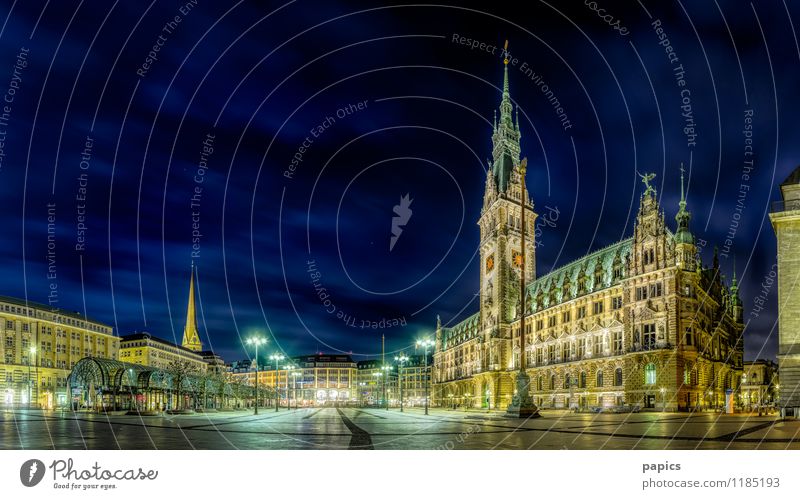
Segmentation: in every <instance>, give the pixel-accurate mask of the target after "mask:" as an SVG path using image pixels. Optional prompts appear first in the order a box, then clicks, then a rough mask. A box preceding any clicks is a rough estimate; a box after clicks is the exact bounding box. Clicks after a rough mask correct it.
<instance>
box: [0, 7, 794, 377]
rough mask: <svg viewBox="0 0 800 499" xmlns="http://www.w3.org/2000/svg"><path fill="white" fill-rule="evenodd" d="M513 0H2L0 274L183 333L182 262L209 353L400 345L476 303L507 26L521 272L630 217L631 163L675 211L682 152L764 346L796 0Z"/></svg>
mask: <svg viewBox="0 0 800 499" xmlns="http://www.w3.org/2000/svg"><path fill="white" fill-rule="evenodd" d="M527 3H529V4H531V5H530V6H529V7H526V9H528V10H519V9H520V7H516V5H517V4H518V2H491V3H489V2H487V3H485V4H474V5H472V6H470V7H465V6H464V5H465V4H463V3H462V4H460V5H459V6H455V5H453V6H443V5H430V6H425V5H414V6H410V5H409V6H405V5H402V4H396V5H388V4H387V5H382V4H380V3H377V2H366V3H362V2H347V4H338V5H337V4H334V3H333V2H328V1H321V2H311V1H303V0H298V1H296V2H289V3H286V4H281V3H277V2H276V3H270V2H238V3H235V2H210V1H207V0H199V1H195V2H192V1H189V0H185V1H179V2H171V1H157V2H152V3H148V2H147V1H142V2H125V1H117V2H112V1H110V0H109V1H94V2H90V1H74V2H70V1H58V2H46V1H32V0H25V1H24V2H23V1H15V2H13V3H12V2H8V1H6V2H3V3H2V7H1V8H0V21H2V28H0V93H2V94H4V97H3V99H4V102H3V105H4V106H5V109H2V110H0V111H2V114H0V144H2V146H1V148H0V150H1V151H2V155H0V189H1V191H0V192H2V200H3V203H2V204H3V210H2V211H1V212H0V217H2V225H0V226H2V228H3V231H2V240H3V244H2V245H0V268H2V282H1V283H0V294H3V295H8V296H14V297H19V298H23V299H28V300H31V301H34V302H39V303H48V302H49V303H50V305H51V306H54V307H59V308H61V309H65V310H74V311H80V312H81V313H85V314H87V315H88V316H90V317H92V318H94V319H97V320H100V321H103V322H106V323H108V324H111V325H112V326H114V328H115V331H117V333H118V334H128V333H132V332H135V331H149V332H150V333H152V334H154V335H156V336H160V337H163V338H167V339H171V340H174V341H180V338H181V335H182V331H183V326H184V317H185V308H186V299H187V293H188V280H189V275H190V266H191V262H192V260H194V262H195V265H196V266H197V270H198V279H199V295H200V298H201V299H200V303H199V311H200V312H201V313H200V314H199V317H198V322H199V324H200V329H201V338H202V340H203V342H204V343H205V344H206V346H207V347H211V348H213V349H214V350H215V351H217V352H218V353H220V354H222V355H223V356H224V358H225V359H226V360H228V361H230V360H236V359H241V358H245V357H246V356H247V352H246V351H245V349H244V348H243V347H242V343H241V340H242V338H245V337H247V336H248V335H250V334H252V333H254V332H261V333H262V334H264V335H267V336H271V337H272V338H273V342H272V344H271V345H270V346H269V348H268V349H267V350H268V352H267V353H269V352H270V351H272V350H274V349H278V348H280V349H282V350H284V351H285V352H286V353H288V354H289V355H299V354H305V353H313V352H317V351H321V352H325V353H333V352H348V353H352V354H353V355H354V358H356V359H357V360H359V359H362V358H364V357H363V356H370V355H373V356H374V355H376V354H379V353H380V349H381V334H385V335H386V350H387V352H389V353H392V352H395V351H397V350H398V349H403V348H409V347H410V346H411V345H412V344H413V342H414V340H415V339H417V338H418V337H420V336H424V335H428V334H432V333H433V331H434V328H435V322H436V315H437V314H440V315H441V318H442V322H443V323H444V324H454V323H456V322H457V321H459V320H460V319H463V318H464V317H466V316H468V315H470V314H472V313H474V312H475V311H476V310H477V308H478V303H477V300H476V299H475V298H476V293H477V290H478V270H479V262H478V260H477V253H476V252H477V246H478V238H479V234H478V228H477V226H476V221H477V219H478V216H479V213H480V208H481V204H482V196H483V187H484V182H485V169H486V166H487V159H488V158H489V157H490V156H491V139H490V135H491V123H492V118H493V112H494V110H495V109H497V107H498V104H499V101H500V87H501V86H502V54H501V48H502V45H503V42H504V40H506V39H508V40H509V46H508V50H509V52H510V54H511V57H512V61H511V64H510V66H509V74H510V87H511V96H512V99H513V100H514V102H515V104H517V105H518V106H519V120H520V125H521V129H522V148H523V155H524V156H527V157H528V160H529V163H528V164H529V166H528V178H527V186H528V188H529V190H530V191H531V196H532V198H533V200H534V203H535V206H536V210H537V212H538V213H539V214H540V216H545V215H547V217H548V219H549V220H550V221H551V223H550V224H547V225H543V226H541V229H542V230H541V234H540V237H539V239H538V241H539V247H538V248H537V254H536V263H537V271H538V273H539V275H542V274H544V273H546V272H548V271H549V270H550V269H553V268H556V267H559V266H561V265H564V264H566V263H568V262H570V261H572V260H574V259H576V258H579V257H581V256H582V255H584V254H586V253H587V252H590V251H594V250H597V249H599V248H602V247H604V246H606V245H609V244H611V243H614V242H616V241H618V240H619V239H621V238H625V237H629V236H630V235H631V233H632V230H633V221H634V219H635V216H636V209H637V207H638V199H639V195H640V193H641V192H642V183H641V182H640V180H639V177H638V176H637V173H636V172H637V170H638V171H639V172H654V173H656V174H657V177H656V178H655V186H656V188H657V189H658V194H659V196H660V200H661V203H662V207H663V208H664V210H665V212H666V217H667V223H668V226H669V227H670V228H674V227H675V221H674V215H675V212H676V211H677V203H678V199H679V195H680V183H679V178H680V171H679V168H680V164H681V163H684V165H685V168H686V174H687V180H688V203H689V209H690V210H691V211H692V213H693V220H692V225H691V227H692V230H693V232H694V234H695V236H696V237H697V238H698V239H701V240H703V241H707V243H706V246H705V247H704V248H703V249H702V252H701V254H702V257H703V259H704V261H705V262H706V263H707V264H710V262H711V258H712V254H713V246H714V245H718V246H719V247H720V252H721V254H722V257H721V262H722V267H723V272H724V274H725V275H726V278H727V279H730V277H731V276H732V273H733V266H734V258H735V261H736V270H737V274H738V276H739V278H740V281H741V286H742V299H743V301H744V304H745V322H747V323H748V325H747V328H746V330H745V352H746V357H747V358H748V359H752V358H757V357H758V358H772V357H774V355H775V351H776V343H777V342H776V337H777V330H776V329H775V326H776V315H777V307H776V305H777V304H776V302H777V288H776V287H775V286H774V284H773V285H772V286H771V287H770V285H769V273H770V269H771V268H772V266H773V265H774V264H775V261H776V258H775V251H776V245H775V236H774V233H773V231H772V228H771V227H770V223H769V218H768V212H769V206H770V203H771V202H772V201H775V200H777V199H779V194H778V190H777V185H778V184H779V183H780V182H781V181H782V180H783V179H784V178H785V177H786V176H787V175H788V174H789V173H790V172H791V171H792V170H793V168H794V167H795V166H796V165H797V163H798V158H800V150H799V149H800V146H799V145H798V144H800V131H798V129H797V127H796V126H794V121H795V120H796V117H795V116H794V115H795V114H796V110H797V109H798V92H797V89H798V88H799V86H798V83H800V82H798V74H800V72H798V70H797V68H798V67H800V66H798V64H800V49H799V48H798V41H797V36H796V31H797V30H796V28H795V26H796V25H797V23H800V6H798V5H797V3H790V2H786V1H785V0H767V1H764V2H754V3H752V4H751V3H748V2H740V1H732V0H730V1H720V0H716V1H715V0H712V1H704V2H689V1H686V0H683V1H677V0H675V1H668V2H655V1H653V0H642V1H641V2H639V1H632V2H620V1H615V2H611V1H610V0H600V1H599V2H583V1H577V0H576V1H574V2H570V5H571V6H570V7H565V6H564V5H561V4H562V3H563V2H559V3H556V2H552V3H547V2H543V1H540V2H527ZM602 9H607V10H605V11H604V10H602ZM170 22H171V24H168V23H170ZM462 37H465V38H462ZM467 39H468V40H469V41H467ZM472 40H474V41H475V42H476V43H475V45H476V46H475V47H474V48H473V47H472ZM481 43H485V44H486V45H484V46H483V50H482V47H481V45H480V44H481ZM493 46H494V47H498V48H496V49H495V50H494V53H492V47H493ZM151 52H152V54H151ZM152 56H155V58H153V57H152ZM670 58H672V60H671V59H670ZM526 71H527V74H526ZM547 92H552V94H548V93H547ZM8 99H11V102H8ZM552 99H558V104H559V105H558V106H555V105H554V104H553V101H552ZM557 107H560V108H561V109H560V111H559V110H558V109H557ZM748 118H749V121H748ZM564 120H568V121H564ZM567 125H569V126H567ZM312 131H313V133H312ZM87 142H88V144H87ZM204 147H205V148H204ZM750 161H752V164H751V165H750V164H748V163H747V162H750ZM743 184H744V185H743ZM406 194H408V195H409V200H411V204H410V205H409V208H410V209H411V213H412V214H411V216H410V217H408V220H407V221H406V223H405V225H403V226H402V227H399V228H401V229H402V232H401V233H400V236H399V237H398V238H397V240H396V241H395V244H394V246H393V247H392V248H391V250H390V240H391V237H392V217H393V216H394V215H395V214H394V213H393V208H394V206H395V205H399V204H400V202H401V198H402V197H403V196H405V195H406ZM737 206H738V207H739V208H740V210H739V211H737ZM48 216H51V219H50V223H51V225H50V227H51V229H52V231H51V232H52V233H51V234H50V238H49V240H48ZM82 217H85V219H84V218H82ZM737 222H738V223H737ZM729 234H730V235H732V237H730V236H728V235H729ZM726 236H728V237H729V238H730V239H731V240H729V241H728V242H727V244H726V241H725V239H726ZM81 238H83V239H81ZM193 244H196V247H194V248H193ZM762 284H763V285H764V286H765V287H764V288H762ZM759 296H762V297H765V299H764V306H763V310H761V311H760V312H758V313H754V299H756V298H757V297H759ZM53 299H54V300H56V301H50V300H53ZM373 326H384V327H373Z"/></svg>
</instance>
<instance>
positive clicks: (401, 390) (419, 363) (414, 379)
mask: <svg viewBox="0 0 800 499" xmlns="http://www.w3.org/2000/svg"><path fill="white" fill-rule="evenodd" d="M397 369H398V374H397V378H398V388H397V391H398V396H401V395H402V397H403V404H405V405H406V406H407V407H417V406H419V407H422V406H424V405H425V397H426V396H427V397H428V399H429V401H430V394H431V391H432V387H431V385H430V372H431V366H430V364H429V365H427V367H426V363H425V357H424V356H423V355H409V357H408V361H407V362H406V363H405V364H404V365H403V367H402V368H400V367H399V366H398V368H397ZM400 385H402V387H401V386H400Z"/></svg>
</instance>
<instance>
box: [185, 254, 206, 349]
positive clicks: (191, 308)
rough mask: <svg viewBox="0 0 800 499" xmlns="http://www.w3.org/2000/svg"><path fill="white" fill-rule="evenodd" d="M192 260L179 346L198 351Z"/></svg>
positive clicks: (198, 337) (201, 345) (198, 335)
mask: <svg viewBox="0 0 800 499" xmlns="http://www.w3.org/2000/svg"><path fill="white" fill-rule="evenodd" d="M194 273H195V268H194V262H192V276H191V277H190V278H189V303H188V305H187V306H186V325H185V326H184V328H183V341H182V342H181V346H182V347H184V348H188V349H189V350H194V351H195V352H199V351H201V350H202V349H203V344H202V343H201V342H200V334H199V333H198V332H197V314H196V312H195V305H194Z"/></svg>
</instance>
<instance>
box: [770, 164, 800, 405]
mask: <svg viewBox="0 0 800 499" xmlns="http://www.w3.org/2000/svg"><path fill="white" fill-rule="evenodd" d="M780 189H781V201H778V202H776V203H774V204H773V206H772V211H771V213H770V214H769V219H770V220H771V221H772V228H773V229H774V230H775V236H776V237H777V239H778V368H779V369H780V373H781V384H780V401H779V404H780V407H781V413H782V414H783V415H784V416H793V417H797V416H798V415H800V249H799V248H800V167H797V168H795V170H794V171H793V172H792V173H791V174H790V175H789V176H788V177H787V178H786V180H784V181H783V183H782V184H781V185H780Z"/></svg>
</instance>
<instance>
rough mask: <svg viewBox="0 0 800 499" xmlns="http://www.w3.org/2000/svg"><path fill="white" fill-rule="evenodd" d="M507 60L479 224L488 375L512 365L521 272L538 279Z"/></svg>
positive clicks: (528, 278) (531, 215)
mask: <svg viewBox="0 0 800 499" xmlns="http://www.w3.org/2000/svg"><path fill="white" fill-rule="evenodd" d="M504 62H505V66H504V69H503V95H502V99H501V101H500V121H499V122H498V121H497V115H496V114H495V120H494V126H493V133H492V146H493V147H492V160H491V161H490V162H489V168H488V171H487V175H486V188H485V193H484V196H483V208H482V209H481V216H480V219H479V220H478V226H479V227H480V233H481V238H480V251H479V253H480V258H481V266H480V320H481V330H482V331H483V338H484V341H483V344H484V346H485V349H486V351H484V352H483V354H484V355H483V356H482V357H483V359H485V360H484V362H482V364H483V365H482V366H481V368H482V369H483V370H487V371H494V370H506V369H508V368H510V367H511V342H510V340H511V338H512V334H511V323H512V322H514V321H516V320H518V319H519V317H520V310H519V308H520V305H519V303H520V296H519V293H520V291H519V290H520V285H519V283H520V272H523V271H524V272H525V281H526V282H531V281H533V279H534V278H535V276H536V264H535V260H536V258H535V256H536V254H535V244H534V230H533V229H534V226H535V223H536V216H537V215H536V213H534V211H533V202H532V201H531V200H530V198H529V197H528V195H527V189H526V192H525V203H524V205H525V210H526V213H525V217H524V219H525V258H524V259H523V257H522V254H521V251H520V250H521V239H522V238H521V232H520V223H521V219H522V217H521V216H520V215H521V204H522V203H521V202H520V197H521V196H522V191H523V189H522V182H524V177H523V174H522V171H521V169H520V129H519V112H518V111H517V113H516V119H514V117H513V116H512V112H513V108H512V104H511V95H510V94H509V90H508V61H507V60H506V61H504ZM523 262H524V263H523ZM523 265H524V269H523V268H522V267H523Z"/></svg>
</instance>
